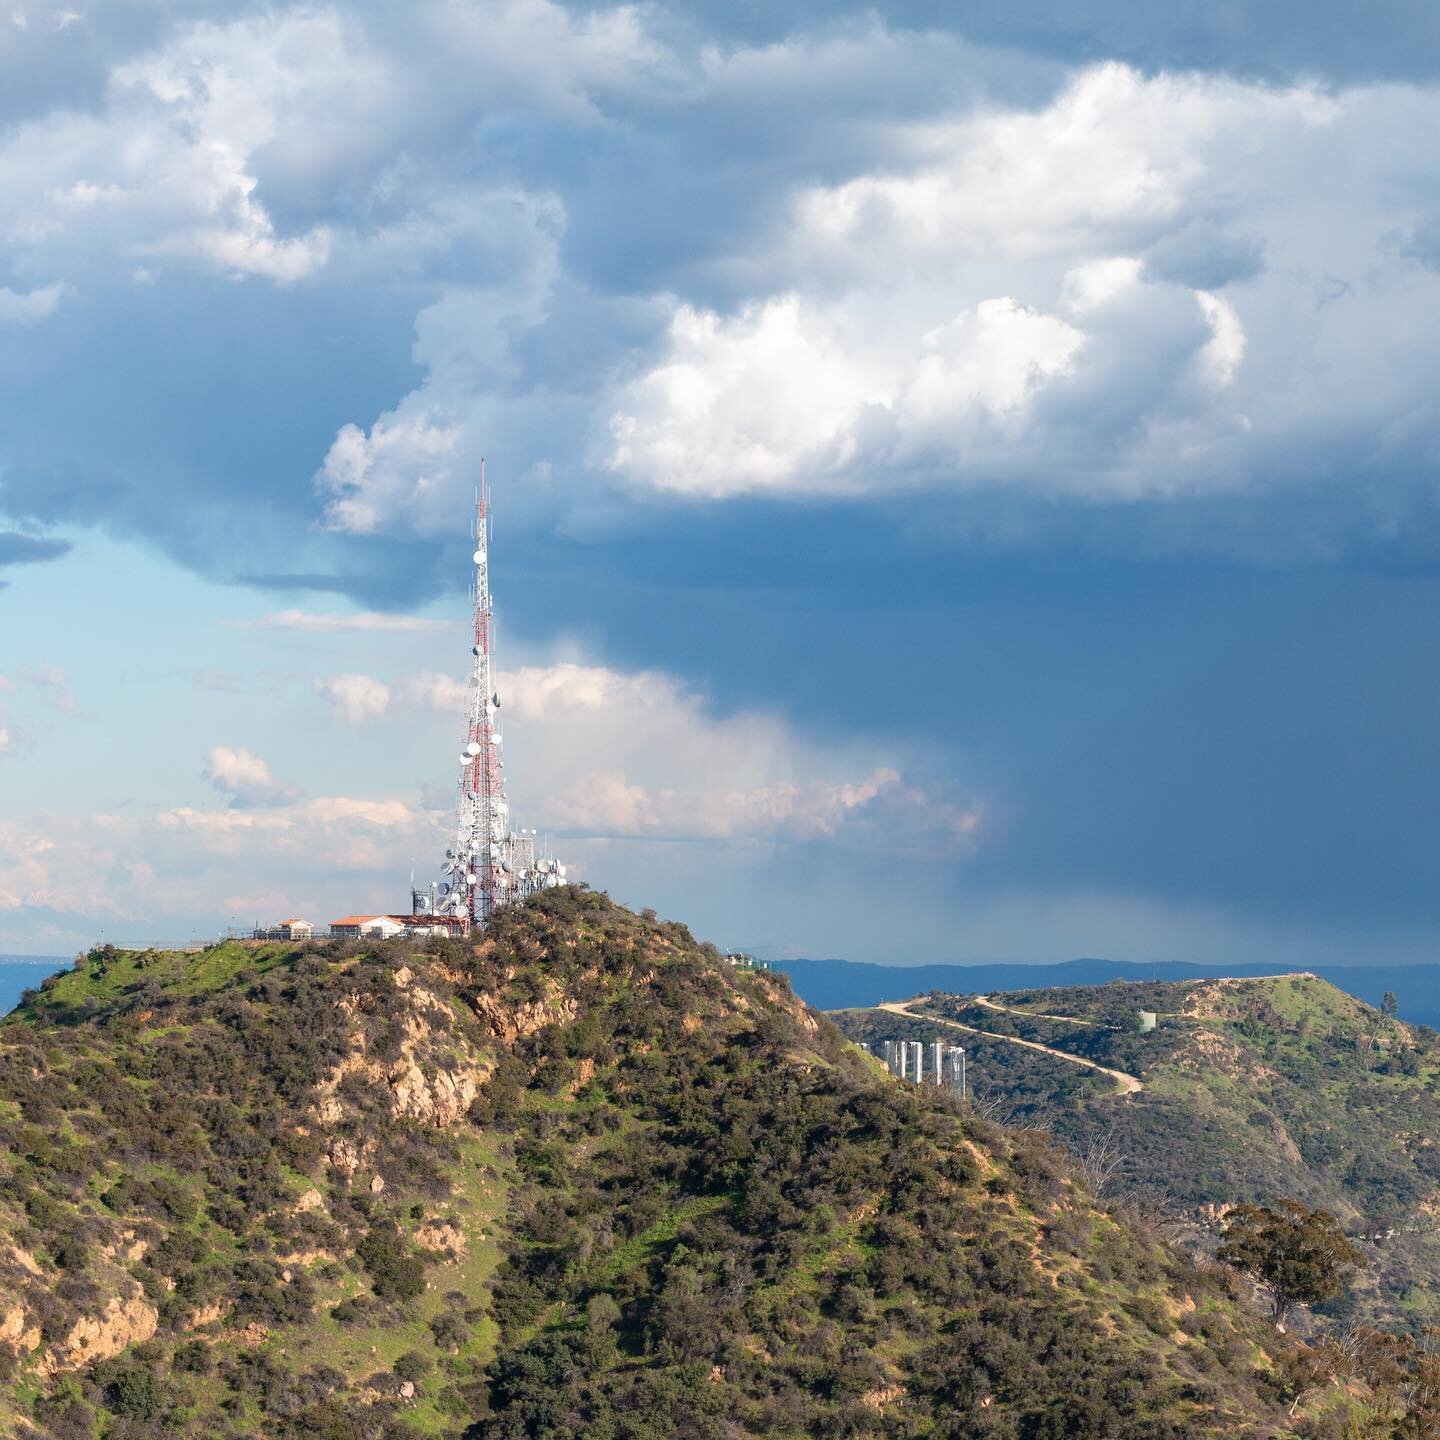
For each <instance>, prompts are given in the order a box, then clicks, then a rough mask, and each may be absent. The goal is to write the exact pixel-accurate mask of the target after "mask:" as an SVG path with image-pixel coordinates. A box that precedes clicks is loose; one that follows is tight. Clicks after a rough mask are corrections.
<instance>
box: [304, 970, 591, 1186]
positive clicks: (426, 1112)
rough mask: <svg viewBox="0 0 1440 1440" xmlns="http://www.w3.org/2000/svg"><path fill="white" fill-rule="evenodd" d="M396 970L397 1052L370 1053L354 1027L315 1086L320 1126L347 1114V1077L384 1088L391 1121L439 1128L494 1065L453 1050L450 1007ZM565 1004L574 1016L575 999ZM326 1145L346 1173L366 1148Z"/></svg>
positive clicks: (342, 1142) (458, 1116) (459, 1112)
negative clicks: (344, 1051)
mask: <svg viewBox="0 0 1440 1440" xmlns="http://www.w3.org/2000/svg"><path fill="white" fill-rule="evenodd" d="M401 973H403V974H404V977H405V984H404V985H403V986H402V987H401V988H402V989H403V991H404V997H405V998H404V1002H403V1004H404V1009H403V1010H402V1011H401V1013H400V1015H399V1016H397V1017H396V1018H397V1019H398V1020H399V1022H400V1044H399V1049H398V1053H395V1054H391V1055H387V1056H385V1057H384V1058H381V1057H379V1056H376V1055H375V1054H373V1053H372V1050H371V1042H370V1041H369V1040H368V1039H367V1036H366V1032H365V1031H364V1030H363V1029H362V1028H360V1027H359V1026H358V1025H357V1027H356V1029H355V1030H354V1033H353V1037H352V1041H351V1047H350V1053H349V1054H348V1055H347V1056H346V1057H345V1059H344V1060H342V1061H341V1062H340V1063H339V1064H338V1065H337V1066H336V1067H335V1068H334V1069H333V1070H332V1071H331V1072H330V1073H329V1075H327V1076H326V1077H325V1078H324V1079H323V1080H322V1081H321V1082H320V1084H319V1085H318V1086H316V1096H315V1102H314V1107H313V1113H314V1115H315V1118H316V1119H317V1120H318V1121H319V1122H320V1123H321V1124H322V1125H336V1124H339V1123H341V1122H342V1121H343V1120H345V1119H346V1118H347V1112H346V1105H345V1102H344V1100H343V1098H342V1095H341V1087H342V1085H343V1084H344V1082H345V1081H346V1080H347V1079H350V1078H351V1077H359V1078H360V1079H362V1080H365V1081H368V1082H370V1083H371V1084H375V1085H383V1086H385V1087H386V1089H388V1090H389V1092H390V1113H391V1115H392V1116H393V1117H394V1118H395V1119H397V1120H398V1119H401V1118H404V1119H408V1120H416V1121H419V1122H420V1123H421V1124H425V1125H434V1126H437V1127H438V1128H441V1129H444V1128H445V1127H446V1126H449V1125H454V1124H456V1123H457V1122H458V1121H460V1120H462V1119H463V1118H464V1117H465V1115H466V1113H467V1112H468V1111H469V1109H470V1104H471V1102H472V1101H473V1100H474V1099H475V1097H476V1095H477V1094H479V1092H480V1086H481V1085H482V1084H484V1082H485V1080H486V1079H487V1078H488V1076H489V1074H490V1071H491V1069H492V1068H493V1067H492V1065H491V1064H490V1063H489V1062H488V1061H483V1060H480V1059H477V1058H475V1057H473V1056H470V1055H461V1054H457V1053H456V1051H457V1049H458V1046H457V1045H456V1043H455V1042H453V1041H452V1040H451V1039H450V1036H449V1019H450V1009H449V1006H448V1005H446V1003H445V1002H444V1001H443V1000H442V999H440V997H439V996H438V995H436V994H435V993H434V992H433V991H430V990H426V989H424V988H422V987H421V986H419V985H416V984H414V983H413V981H414V977H413V976H412V975H410V974H409V972H408V971H402V972H401ZM398 983H399V977H398V975H397V984H398ZM569 1006H570V1014H571V1016H572V1017H573V1014H574V1008H575V1006H574V1001H570V1002H569ZM352 1013H353V1011H352ZM392 1048H393V1047H392ZM329 1149H330V1161H331V1164H332V1165H334V1166H335V1167H336V1168H337V1169H340V1170H344V1171H345V1172H346V1173H348V1174H351V1175H353V1174H354V1173H355V1171H356V1170H357V1169H359V1168H360V1166H361V1165H363V1164H364V1163H365V1160H366V1158H367V1148H366V1147H365V1146H363V1145H362V1146H356V1145H355V1144H354V1143H353V1142H351V1141H349V1140H346V1139H343V1138H341V1139H337V1140H335V1141H334V1142H332V1144H331V1145H330V1147H329Z"/></svg>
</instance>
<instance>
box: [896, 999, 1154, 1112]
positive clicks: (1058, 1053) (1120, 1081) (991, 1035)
mask: <svg viewBox="0 0 1440 1440" xmlns="http://www.w3.org/2000/svg"><path fill="white" fill-rule="evenodd" d="M920 1000H921V997H919V996H917V997H916V998H915V999H914V1000H882V1001H881V1002H880V1004H878V1005H877V1006H875V1009H877V1010H888V1011H889V1012H890V1014H892V1015H903V1016H904V1017H905V1018H906V1019H907V1020H928V1021H929V1022H930V1023H931V1024H932V1025H948V1026H950V1028H951V1029H952V1030H964V1031H967V1032H968V1033H969V1034H971V1035H983V1036H984V1037H985V1038H986V1039H987V1040H1003V1041H1005V1043H1006V1044H1007V1045H1023V1046H1024V1047H1025V1048H1026V1049H1027V1050H1038V1051H1040V1053H1041V1054H1042V1055H1053V1056H1054V1057H1055V1058H1056V1059H1057V1060H1068V1061H1069V1062H1070V1064H1072V1065H1082V1066H1084V1068H1085V1069H1087V1070H1098V1071H1099V1072H1100V1073H1101V1074H1102V1075H1108V1076H1109V1077H1110V1078H1111V1079H1112V1080H1113V1081H1114V1082H1115V1093H1116V1094H1117V1095H1134V1094H1135V1093H1136V1092H1137V1091H1140V1090H1143V1089H1144V1088H1145V1082H1144V1081H1143V1080H1141V1079H1140V1078H1139V1077H1138V1076H1136V1075H1127V1074H1126V1073H1125V1072H1124V1071H1123V1070H1111V1069H1109V1068H1108V1067H1106V1066H1104V1065H1098V1064H1096V1062H1095V1061H1094V1060H1086V1059H1085V1058H1084V1057H1083V1056H1081V1055H1067V1054H1066V1053H1065V1051H1063V1050H1056V1049H1055V1048H1054V1047H1053V1046H1051V1045H1042V1044H1040V1042H1039V1041H1038V1040H1021V1039H1020V1038H1019V1037H1018V1036H1015V1035H997V1034H995V1032H994V1031H992V1030H981V1029H979V1028H977V1027H976V1026H974V1025H962V1024H961V1023H960V1022H959V1021H958V1020H942V1019H941V1018H940V1017H939V1016H937V1015H917V1014H916V1013H915V1012H914V1011H913V1010H912V1009H911V1008H910V1007H911V1006H912V1005H918V1004H919V1003H920ZM995 1008H997V1009H998V1008H1000V1007H998V1006H997V1007H995Z"/></svg>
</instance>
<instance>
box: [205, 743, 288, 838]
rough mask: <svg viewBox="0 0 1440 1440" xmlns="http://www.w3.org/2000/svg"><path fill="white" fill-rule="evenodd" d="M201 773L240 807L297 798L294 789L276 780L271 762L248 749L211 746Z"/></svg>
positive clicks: (278, 803)
mask: <svg viewBox="0 0 1440 1440" xmlns="http://www.w3.org/2000/svg"><path fill="white" fill-rule="evenodd" d="M202 774H203V776H204V778H205V779H206V780H207V781H209V783H210V784H211V785H213V786H214V787H215V789H216V790H218V791H219V792H220V794H221V795H223V796H225V797H226V799H228V800H229V801H230V803H231V804H232V805H234V806H236V807H239V808H241V809H248V808H252V807H264V806H271V805H281V804H284V803H286V802H288V801H290V800H293V799H294V798H295V791H294V790H293V789H292V788H291V787H290V786H288V785H282V784H281V783H280V782H279V781H278V780H276V779H275V777H274V776H273V775H272V774H271V773H270V767H269V765H267V764H266V763H265V761H264V760H262V759H261V758H260V757H259V756H258V755H254V754H252V753H251V752H250V751H249V750H244V749H232V748H231V747H230V746H228V745H215V746H212V747H211V749H210V750H209V751H207V752H206V756H205V768H204V771H203V772H202ZM231 813H233V812H231ZM242 823H243V822H242Z"/></svg>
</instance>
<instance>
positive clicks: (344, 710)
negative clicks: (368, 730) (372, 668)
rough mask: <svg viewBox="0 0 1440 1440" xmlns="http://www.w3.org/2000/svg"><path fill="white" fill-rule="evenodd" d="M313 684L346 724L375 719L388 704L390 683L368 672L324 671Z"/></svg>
mask: <svg viewBox="0 0 1440 1440" xmlns="http://www.w3.org/2000/svg"><path fill="white" fill-rule="evenodd" d="M314 686H315V693H316V694H317V695H319V696H321V697H322V698H323V699H325V700H327V701H328V702H329V703H330V705H331V706H332V707H333V709H334V711H335V713H336V714H337V715H339V717H340V718H341V719H342V720H343V721H345V723H346V724H347V725H360V724H363V723H364V722H365V721H366V720H375V719H378V718H379V717H380V716H381V715H383V714H384V713H385V711H386V710H387V709H388V708H389V705H390V687H389V686H388V685H386V684H385V683H384V682H383V681H381V680H376V679H374V678H373V677H372V676H369V675H327V676H323V677H321V678H320V679H318V680H316V681H315V682H314Z"/></svg>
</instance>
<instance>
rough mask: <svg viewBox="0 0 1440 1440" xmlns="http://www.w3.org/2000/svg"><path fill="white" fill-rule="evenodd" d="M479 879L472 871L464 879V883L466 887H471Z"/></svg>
mask: <svg viewBox="0 0 1440 1440" xmlns="http://www.w3.org/2000/svg"><path fill="white" fill-rule="evenodd" d="M479 878H480V877H479V876H478V875H477V874H476V873H475V872H474V871H473V870H472V871H471V872H470V873H469V874H468V875H467V876H466V877H465V883H466V884H467V885H473V884H474V883H475V882H476V881H477V880H478V879H479Z"/></svg>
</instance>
